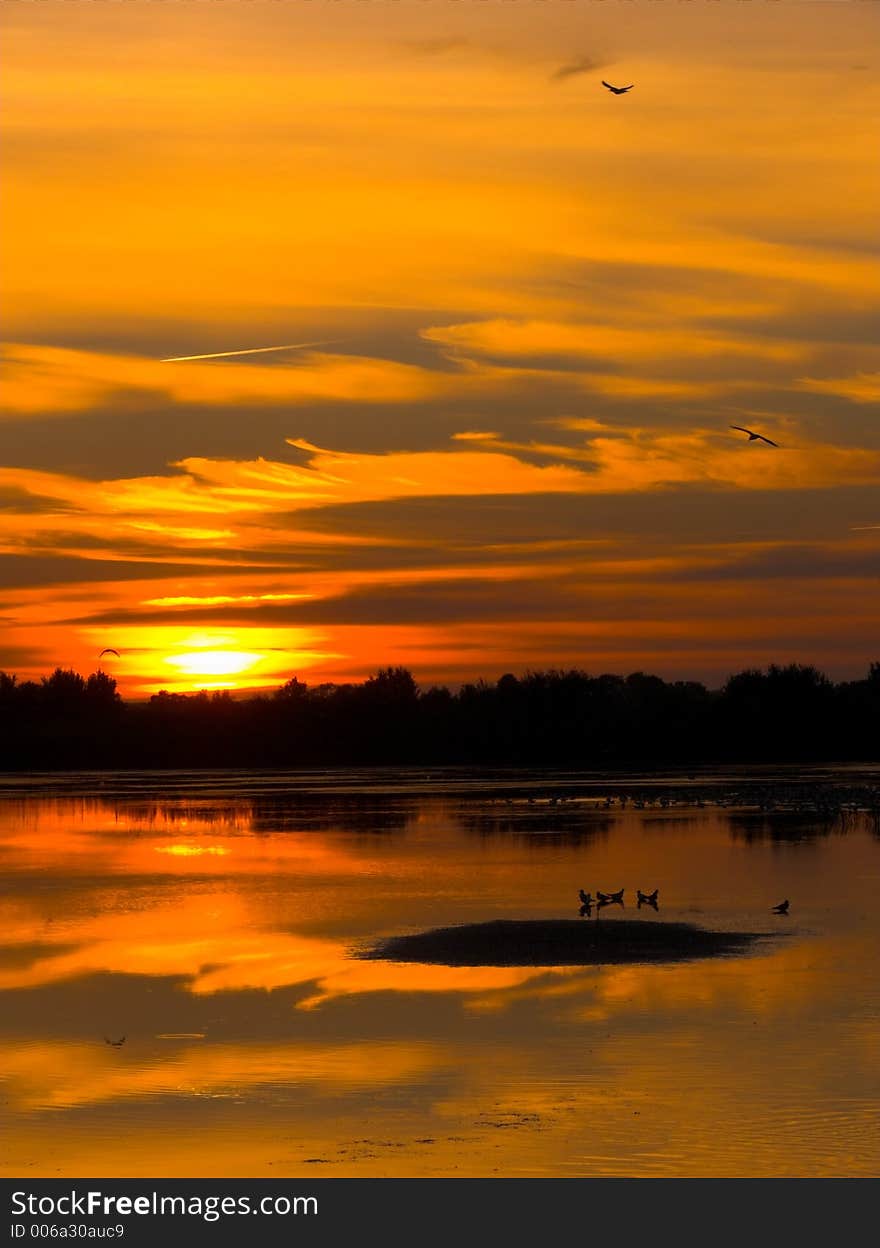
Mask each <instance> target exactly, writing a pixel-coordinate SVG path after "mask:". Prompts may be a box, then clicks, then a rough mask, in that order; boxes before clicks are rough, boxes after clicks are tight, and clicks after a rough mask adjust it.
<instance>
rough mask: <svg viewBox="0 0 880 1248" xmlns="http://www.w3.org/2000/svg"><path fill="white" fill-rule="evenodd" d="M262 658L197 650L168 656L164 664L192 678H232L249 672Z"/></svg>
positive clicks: (231, 652) (251, 655) (229, 651)
mask: <svg viewBox="0 0 880 1248" xmlns="http://www.w3.org/2000/svg"><path fill="white" fill-rule="evenodd" d="M262 658H263V655H261V654H246V653H243V652H241V651H238V650H199V651H196V652H195V653H193V654H176V655H170V656H169V657H168V658H167V659H166V660H165V662H166V663H168V664H169V665H170V666H171V667H176V668H178V669H179V670H180V671H182V672H188V673H189V674H190V675H192V676H234V675H238V674H239V673H240V672H246V671H249V670H250V668H252V667H254V665H255V664H257V663H259V661H260V659H262Z"/></svg>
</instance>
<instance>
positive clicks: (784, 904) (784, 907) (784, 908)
mask: <svg viewBox="0 0 880 1248" xmlns="http://www.w3.org/2000/svg"><path fill="white" fill-rule="evenodd" d="M773 913H774V914H788V898H787V897H786V899H785V901H780V903H779V905H778V906H774V907H773Z"/></svg>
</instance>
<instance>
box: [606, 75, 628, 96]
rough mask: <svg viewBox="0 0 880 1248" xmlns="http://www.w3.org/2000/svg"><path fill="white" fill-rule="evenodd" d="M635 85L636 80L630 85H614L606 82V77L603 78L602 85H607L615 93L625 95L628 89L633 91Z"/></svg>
mask: <svg viewBox="0 0 880 1248" xmlns="http://www.w3.org/2000/svg"><path fill="white" fill-rule="evenodd" d="M635 85H636V84H635V83H634V82H631V83H630V84H629V86H628V87H612V85H611V83H610V82H606V81H605V79H604V78H603V79H602V86H603V87H607V88H608V90H609V91H613V92H614V94H615V95H624V94H625V93H626V92H627V91H632V89H633V87H634V86H635Z"/></svg>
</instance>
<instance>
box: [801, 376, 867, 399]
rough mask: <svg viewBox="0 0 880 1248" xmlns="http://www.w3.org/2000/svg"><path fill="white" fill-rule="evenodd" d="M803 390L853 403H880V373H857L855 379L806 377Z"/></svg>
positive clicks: (803, 381)
mask: <svg viewBox="0 0 880 1248" xmlns="http://www.w3.org/2000/svg"><path fill="white" fill-rule="evenodd" d="M800 385H801V388H802V389H804V390H811V391H813V393H815V394H834V395H839V396H840V397H841V398H844V399H850V400H851V401H852V402H853V403H880V373H857V374H856V375H855V376H854V377H838V378H830V377H823V378H816V377H805V378H804V379H803V380H802V381H801V382H800Z"/></svg>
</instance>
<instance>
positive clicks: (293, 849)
mask: <svg viewBox="0 0 880 1248" xmlns="http://www.w3.org/2000/svg"><path fill="white" fill-rule="evenodd" d="M822 779H823V781H824V782H825V783H827V784H829V785H830V786H831V789H830V790H829V791H831V792H835V791H836V792H837V794H838V796H837V798H836V799H835V800H834V801H831V802H829V801H826V800H825V799H824V798H821V797H820V798H819V799H818V800H817V797H816V794H817V793H819V792H820V790H819V789H817V787H816V785H817V778H816V777H804V776H803V773H801V776H800V777H799V778H797V779H796V778H794V777H793V776H786V775H785V774H780V773H775V774H772V775H771V774H770V773H756V772H747V771H742V772H737V773H728V774H726V775H723V776H722V775H716V776H707V775H705V774H704V775H702V776H700V777H697V779H696V780H694V779H691V780H689V779H688V778H686V777H665V778H663V777H660V778H658V777H655V778H653V779H647V778H646V779H644V780H642V781H639V782H636V781H632V782H630V781H627V782H625V783H623V784H622V785H621V784H620V783H616V782H615V783H612V782H611V781H609V780H607V779H603V778H602V777H601V776H596V775H593V776H573V775H554V776H548V775H542V776H533V777H528V776H527V777H522V776H520V777H518V778H511V777H509V776H508V777H505V776H503V775H497V774H496V775H480V776H477V775H468V774H452V773H438V774H433V775H431V776H427V777H426V776H425V775H424V774H422V773H393V772H372V773H366V772H348V773H323V774H310V775H302V776H291V775H286V776H271V775H266V774H259V775H248V774H243V773H238V774H229V773H225V774H223V775H211V774H204V773H201V774H199V773H196V774H191V775H186V774H182V773H181V774H173V775H167V774H166V775H158V774H155V773H154V774H127V775H101V776H98V775H94V774H92V775H82V776H71V775H66V776H62V777H8V776H7V777H0V864H2V895H0V913H2V935H0V941H2V944H0V1019H2V1021H0V1031H2V1035H3V1059H2V1063H0V1085H2V1086H0V1099H2V1102H3V1104H2V1110H3V1117H4V1119H5V1120H6V1122H5V1126H4V1129H3V1132H2V1145H0V1148H2V1168H3V1171H4V1172H5V1173H7V1174H13V1175H26V1174H28V1173H33V1174H38V1175H46V1176H55V1175H78V1176H83V1177H85V1176H90V1175H97V1176H101V1175H103V1176H126V1175H149V1176H172V1175H182V1176H187V1175H198V1176H208V1175H234V1176H248V1177H255V1176H275V1175H279V1176H281V1175H285V1174H293V1175H302V1174H306V1173H311V1172H314V1173H316V1174H318V1175H322V1176H331V1175H493V1174H498V1175H513V1176H523V1175H594V1174H602V1175H875V1174H877V1173H878V1171H880V1129H878V1128H880V1042H878V1038H880V1030H878V1024H880V835H878V824H877V817H876V815H875V814H872V813H871V811H870V810H869V809H865V805H866V804H865V803H864V802H862V801H860V800H859V798H858V796H856V797H855V798H853V799H852V800H847V799H846V797H845V796H844V798H843V799H841V796H840V795H841V794H842V793H844V791H845V790H847V789H848V786H849V787H850V788H851V786H853V785H854V784H856V783H859V784H873V785H875V786H876V785H877V783H878V779H880V777H878V775H877V773H876V772H875V773H874V774H873V775H871V774H870V773H868V774H865V773H864V772H862V773H861V775H857V773H855V772H853V771H847V770H845V769H841V770H839V771H837V772H835V773H829V774H826V775H825V776H824V777H822ZM835 786H837V788H836V789H835ZM621 788H622V789H623V790H625V791H628V792H629V794H630V800H629V801H628V803H627V806H626V808H625V809H621V807H620V803H619V800H618V799H617V798H616V797H615V800H613V801H612V803H611V804H610V805H608V802H607V800H606V799H607V798H608V796H609V795H614V794H619V793H620V791H621ZM823 791H824V790H823ZM768 795H775V796H776V798H777V801H776V805H775V807H774V808H773V809H768V808H766V807H767V798H768ZM633 796H635V797H637V798H639V800H640V801H643V802H644V806H643V807H641V808H636V807H635V806H634V802H633ZM553 798H555V799H556V801H555V803H554V802H552V801H551V799H553ZM560 798H562V799H567V800H562V801H560V800H559V799H560ZM530 799H531V800H530ZM719 802H721V803H723V804H719ZM762 802H763V803H764V805H765V809H764V810H761V809H760V807H761V804H762ZM841 804H842V808H841ZM621 886H624V887H625V888H626V898H627V902H628V904H627V906H626V908H625V909H624V910H622V911H619V910H617V908H609V909H608V910H605V911H603V912H602V921H603V922H605V921H606V920H607V921H609V922H613V921H615V917H626V918H630V919H635V918H639V917H649V918H651V919H654V920H656V919H658V918H660V919H669V920H687V921H690V922H695V923H699V924H700V925H703V926H706V927H713V928H723V929H735V930H745V931H752V932H766V933H767V934H768V935H767V938H766V939H764V940H762V941H760V942H758V944H757V946H756V947H755V950H754V951H753V952H750V953H749V954H747V955H744V956H743V955H740V956H735V957H725V958H718V959H714V960H707V961H701V962H690V963H678V964H671V965H651V966H645V965H634V966H616V967H607V968H601V967H599V968H596V967H587V968H571V967H568V968H566V967H559V968H552V969H548V968H546V967H541V968H529V967H516V968H503V967H501V968H499V967H485V968H448V967H426V966H418V965H405V964H395V963H387V962H370V961H364V960H362V959H359V958H357V957H353V956H352V955H353V954H354V953H356V952H358V951H359V950H363V949H364V948H365V947H367V946H369V945H370V944H371V943H373V942H375V941H376V940H377V939H379V938H381V937H383V936H387V935H391V934H398V933H402V932H409V931H419V930H422V929H425V928H430V927H438V926H444V925H449V924H455V923H467V922H479V921H483V920H489V919H495V918H541V917H546V918H573V917H577V890H578V888H579V887H583V888H585V889H588V890H590V891H592V892H593V893H595V892H596V890H597V888H598V889H603V890H606V891H609V890H614V889H618V888H620V887H621ZM637 887H641V888H642V889H644V890H646V891H650V890H651V889H653V888H655V887H657V888H659V890H660V911H659V914H654V913H653V912H652V911H651V910H647V911H644V910H643V911H641V912H638V911H637V910H636V908H635V906H633V905H632V904H631V903H630V902H629V899H630V897H634V896H635V889H636V888H637ZM783 897H789V898H791V901H792V907H791V915H790V917H789V918H787V919H785V918H777V917H776V916H774V915H772V914H771V913H770V908H771V906H772V905H773V904H774V903H775V902H777V901H780V900H781V899H782V898H783ZM587 921H588V920H586V919H585V920H584V922H587ZM122 1036H125V1043H124V1044H122V1045H120V1046H118V1047H114V1046H111V1045H109V1044H107V1043H105V1037H107V1038H110V1039H116V1040H118V1039H120V1038H121V1037H122Z"/></svg>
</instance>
